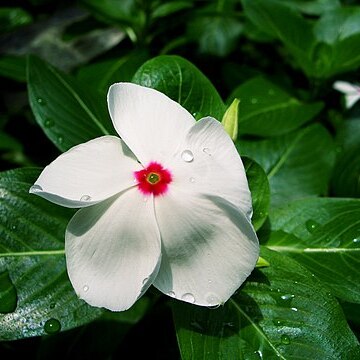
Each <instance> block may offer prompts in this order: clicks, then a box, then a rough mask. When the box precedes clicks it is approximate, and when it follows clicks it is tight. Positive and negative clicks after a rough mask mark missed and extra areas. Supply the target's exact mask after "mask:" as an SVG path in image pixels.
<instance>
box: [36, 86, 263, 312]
mask: <svg viewBox="0 0 360 360" xmlns="http://www.w3.org/2000/svg"><path fill="white" fill-rule="evenodd" d="M108 105H109V111H110V114H111V117H112V121H113V123H114V126H115V129H116V131H117V132H118V134H119V135H120V137H121V139H120V138H118V137H116V136H102V137H99V138H97V139H94V140H91V141H89V142H87V143H85V144H81V145H78V146H75V147H74V148H72V149H70V150H69V151H67V152H66V153H64V154H62V155H60V156H59V157H58V158H57V159H56V160H55V161H53V162H52V163H51V164H50V165H48V166H47V167H46V168H45V169H44V170H43V172H42V173H41V175H40V176H39V178H38V179H37V181H36V183H35V185H33V186H32V188H31V189H30V192H31V193H34V194H37V195H40V196H42V197H43V198H45V199H47V200H50V201H52V202H54V203H56V204H59V205H62V206H67V207H79V208H81V209H80V210H79V211H78V212H77V213H76V214H75V215H74V217H73V218H72V219H71V221H70V223H69V225H68V227H67V230H66V235H65V254H66V262H67V270H68V274H69V277H70V281H71V283H72V285H73V287H74V289H75V291H76V292H77V294H78V296H79V297H80V298H82V299H84V300H85V301H86V302H88V303H89V304H91V305H93V306H99V307H105V308H108V309H110V310H115V311H120V310H125V309H128V308H129V307H130V306H132V305H133V304H134V302H135V301H136V300H137V299H138V298H139V297H140V296H142V295H143V294H144V292H145V291H146V290H147V289H148V287H149V286H150V285H154V286H155V287H156V288H157V289H159V290H160V291H162V292H163V293H164V294H167V295H169V296H171V297H174V298H176V299H179V300H183V301H186V302H189V303H194V304H197V305H203V306H216V305H219V304H222V303H224V302H225V301H226V300H228V299H229V297H230V296H231V295H232V294H233V293H234V292H235V291H236V290H237V288H238V287H239V286H240V285H241V284H242V283H243V282H244V281H245V279H246V278H247V277H248V275H249V274H250V273H251V271H252V270H253V268H254V266H255V264H256V261H257V258H258V253H259V244H258V239H257V237H256V233H255V231H254V229H253V227H252V225H251V222H250V218H251V215H252V207H251V195H250V191H249V188H248V184H247V180H246V176H245V171H244V167H243V164H242V162H241V159H240V157H239V155H238V153H237V151H236V149H235V147H234V145H233V142H232V141H231V139H230V137H229V136H228V135H227V133H226V132H225V130H224V128H223V127H222V125H221V124H220V123H219V122H218V121H216V120H215V119H213V118H210V117H206V118H203V119H201V120H200V121H198V122H195V119H194V118H193V117H192V116H191V115H190V113H188V112H187V111H186V110H185V109H184V108H182V107H181V106H180V105H179V104H177V103H176V102H174V101H172V100H171V99H169V98H168V97H167V96H165V95H164V94H162V93H160V92H158V91H156V90H153V89H149V88H145V87H142V86H138V85H135V84H130V83H119V84H114V85H112V86H111V87H110V90H109V93H108Z"/></svg>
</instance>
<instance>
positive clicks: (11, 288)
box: [0, 271, 17, 314]
mask: <svg viewBox="0 0 360 360" xmlns="http://www.w3.org/2000/svg"><path fill="white" fill-rule="evenodd" d="M0 292H1V293H2V294H1V301H0V313H2V314H8V313H12V312H14V311H15V309H16V306H17V291H16V287H15V285H14V284H13V282H12V280H11V278H10V275H9V272H8V271H4V272H2V273H0Z"/></svg>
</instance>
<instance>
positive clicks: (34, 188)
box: [30, 184, 43, 193]
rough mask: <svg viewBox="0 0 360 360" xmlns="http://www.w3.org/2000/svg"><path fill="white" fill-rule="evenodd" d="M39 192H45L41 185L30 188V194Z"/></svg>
mask: <svg viewBox="0 0 360 360" xmlns="http://www.w3.org/2000/svg"><path fill="white" fill-rule="evenodd" d="M38 191H43V188H42V187H41V186H40V185H36V184H35V185H33V186H32V187H31V188H30V192H32V193H34V192H35V193H36V192H38Z"/></svg>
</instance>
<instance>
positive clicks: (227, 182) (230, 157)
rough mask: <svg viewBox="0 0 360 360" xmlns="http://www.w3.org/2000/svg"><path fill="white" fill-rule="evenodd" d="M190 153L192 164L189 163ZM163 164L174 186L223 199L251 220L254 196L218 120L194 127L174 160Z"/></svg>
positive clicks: (210, 120) (234, 151)
mask: <svg viewBox="0 0 360 360" xmlns="http://www.w3.org/2000/svg"><path fill="white" fill-rule="evenodd" d="M187 152H189V153H191V154H192V157H193V159H192V161H186V160H187V159H186V157H184V154H185V153H187ZM184 159H185V160H184ZM164 165H165V167H166V168H169V169H170V171H171V172H172V174H173V179H174V182H173V183H172V184H171V185H172V187H181V188H182V189H183V190H184V191H185V189H186V191H187V192H192V193H194V194H205V195H216V196H219V197H222V198H224V199H226V200H227V201H229V202H231V203H232V204H234V205H235V206H236V207H238V208H239V209H240V210H241V211H242V212H243V213H244V214H246V216H247V217H248V219H250V218H251V215H252V202H251V193H250V190H249V186H248V181H247V178H246V173H245V169H244V166H243V163H242V161H241V158H240V156H239V154H238V152H237V150H236V148H235V146H234V143H233V141H232V140H231V138H230V136H229V135H228V134H227V133H226V131H225V130H224V127H223V126H222V125H221V123H219V122H218V121H216V120H215V119H213V118H210V117H207V118H203V119H201V120H199V121H198V122H197V123H196V124H194V126H193V127H192V128H191V129H190V130H189V132H188V134H187V136H186V138H185V140H184V141H183V142H182V145H181V147H180V148H179V149H178V151H177V153H176V154H175V156H174V158H173V159H171V161H170V162H169V163H165V164H164Z"/></svg>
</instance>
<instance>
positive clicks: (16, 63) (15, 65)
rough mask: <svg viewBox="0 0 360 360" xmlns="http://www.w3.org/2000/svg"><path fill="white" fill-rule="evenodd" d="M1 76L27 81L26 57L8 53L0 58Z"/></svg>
mask: <svg viewBox="0 0 360 360" xmlns="http://www.w3.org/2000/svg"><path fill="white" fill-rule="evenodd" d="M0 76H3V77H6V78H9V79H13V80H16V81H20V82H25V81H26V59H25V57H20V56H12V55H6V56H2V57H1V58H0Z"/></svg>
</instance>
